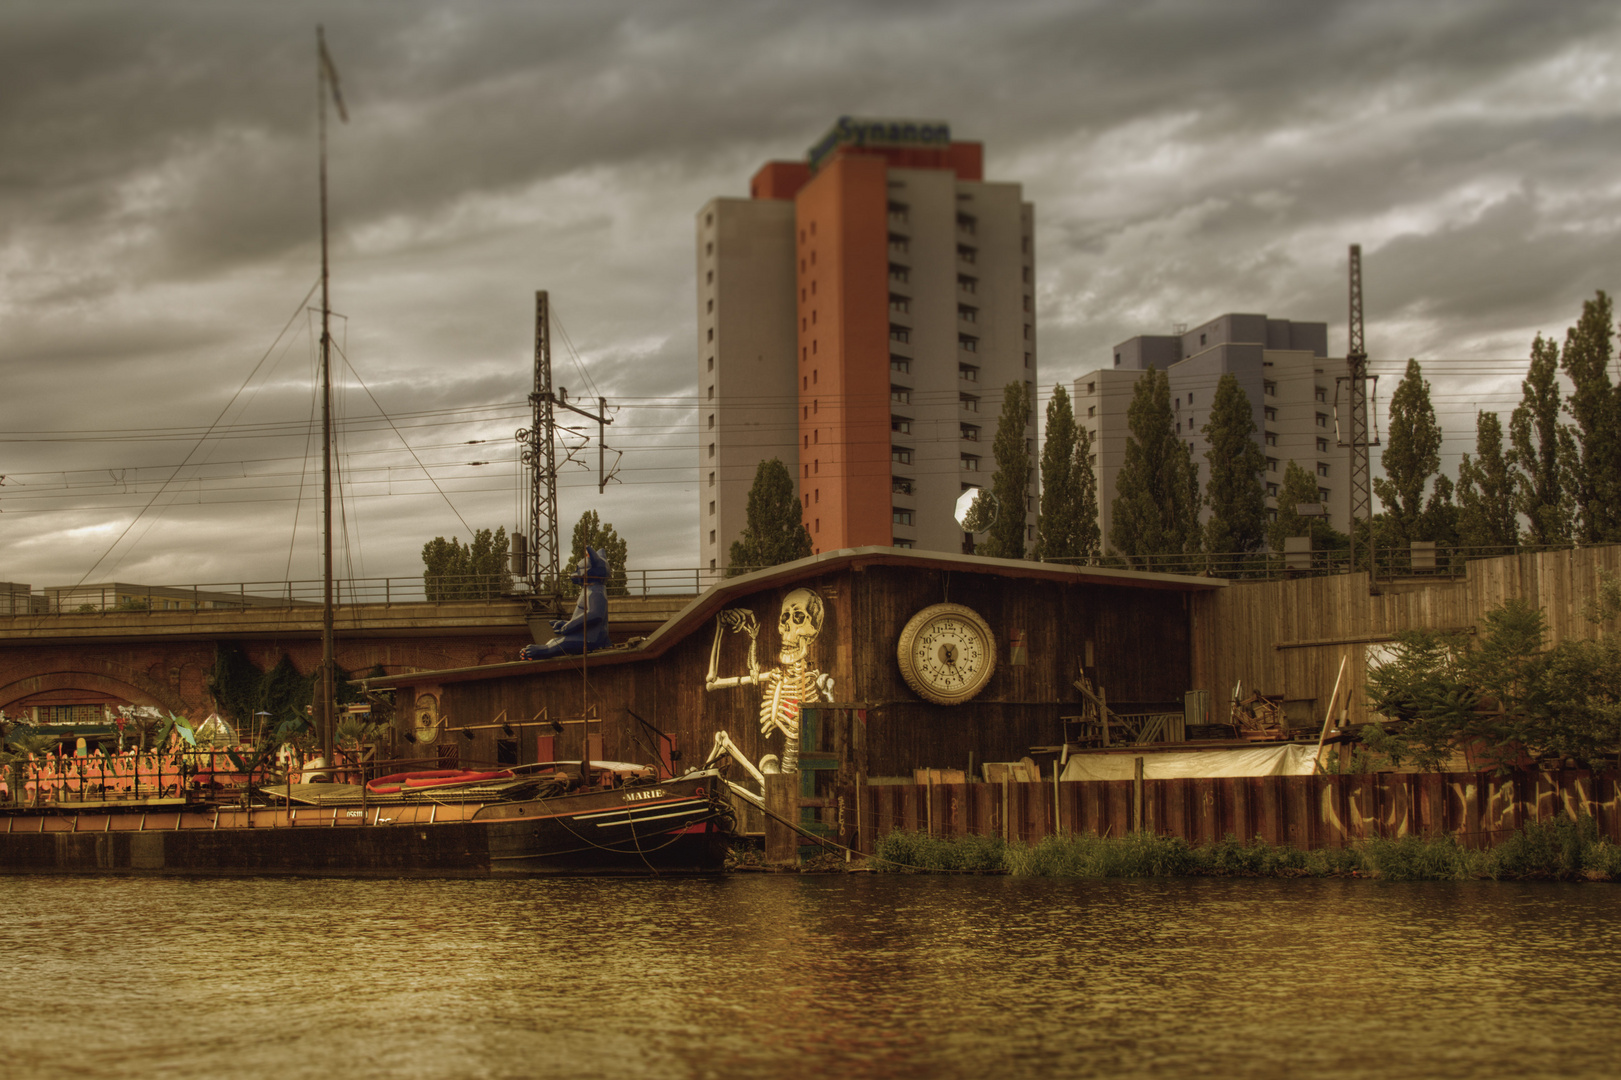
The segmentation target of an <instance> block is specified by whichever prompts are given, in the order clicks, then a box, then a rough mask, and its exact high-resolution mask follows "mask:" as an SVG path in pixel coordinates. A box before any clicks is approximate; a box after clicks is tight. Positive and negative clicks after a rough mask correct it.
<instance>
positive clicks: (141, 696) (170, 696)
mask: <svg viewBox="0 0 1621 1080" xmlns="http://www.w3.org/2000/svg"><path fill="white" fill-rule="evenodd" d="M108 666H109V667H110V666H111V665H108ZM0 678H4V676H0ZM61 690H82V691H90V692H92V693H95V694H99V695H103V696H106V697H112V698H118V699H119V700H122V701H127V702H129V703H130V704H131V705H151V706H154V707H156V708H159V709H163V710H164V711H166V712H170V713H175V714H178V715H182V716H184V715H188V714H190V713H192V712H194V711H195V710H194V708H193V707H192V705H191V703H189V702H187V701H186V700H185V699H184V698H183V697H181V695H180V694H179V692H178V691H176V690H172V689H170V688H169V687H167V686H160V685H158V684H156V683H155V682H154V681H153V680H151V679H148V678H144V677H142V676H139V675H136V674H134V673H133V672H127V673H126V672H118V673H113V672H108V671H88V670H82V669H78V670H61V671H48V672H38V673H35V674H31V675H26V676H23V677H21V678H15V679H11V680H9V681H4V682H0V709H4V710H6V711H7V712H12V711H14V710H15V708H17V707H18V706H20V705H23V704H24V703H26V702H27V700H28V699H29V698H33V697H38V696H39V695H41V694H47V693H51V692H54V691H61Z"/></svg>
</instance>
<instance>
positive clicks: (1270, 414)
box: [1263, 405, 1278, 424]
mask: <svg viewBox="0 0 1621 1080" xmlns="http://www.w3.org/2000/svg"><path fill="white" fill-rule="evenodd" d="M1263 411H1264V412H1265V414H1266V422H1267V423H1269V424H1270V423H1272V422H1273V421H1275V420H1277V418H1278V410H1276V409H1274V408H1273V407H1272V406H1270V405H1268V406H1267V407H1266V408H1265V409H1264V410H1263Z"/></svg>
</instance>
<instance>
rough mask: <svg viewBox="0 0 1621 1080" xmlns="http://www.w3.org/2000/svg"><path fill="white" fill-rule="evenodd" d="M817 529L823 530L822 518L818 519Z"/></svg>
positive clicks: (818, 530)
mask: <svg viewBox="0 0 1621 1080" xmlns="http://www.w3.org/2000/svg"><path fill="white" fill-rule="evenodd" d="M816 531H817V532H821V531H822V519H821V518H817V519H816Z"/></svg>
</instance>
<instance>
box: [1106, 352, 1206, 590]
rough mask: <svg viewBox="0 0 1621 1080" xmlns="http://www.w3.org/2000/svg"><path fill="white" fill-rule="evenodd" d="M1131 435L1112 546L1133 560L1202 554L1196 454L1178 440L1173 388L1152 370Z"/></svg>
mask: <svg viewBox="0 0 1621 1080" xmlns="http://www.w3.org/2000/svg"><path fill="white" fill-rule="evenodd" d="M1126 421H1127V426H1128V429H1129V431H1130V434H1129V435H1128V436H1127V438H1126V456H1125V462H1124V464H1122V465H1121V467H1120V473H1119V475H1118V476H1117V477H1116V479H1115V499H1114V506H1113V508H1112V512H1111V514H1110V518H1111V521H1110V525H1109V543H1110V545H1112V547H1113V548H1114V550H1115V551H1116V552H1118V553H1119V554H1121V555H1124V556H1125V557H1126V558H1127V559H1128V560H1147V559H1149V558H1150V557H1152V556H1156V555H1179V554H1182V553H1184V552H1191V551H1198V550H1199V476H1198V472H1197V471H1196V470H1195V469H1194V466H1193V451H1192V450H1190V449H1189V448H1188V444H1187V443H1185V442H1183V441H1182V440H1181V439H1180V438H1178V437H1177V434H1176V428H1175V420H1174V418H1173V416H1172V414H1171V384H1170V380H1169V379H1168V378H1167V377H1166V375H1165V373H1164V372H1161V371H1157V370H1155V369H1154V368H1152V367H1151V368H1149V369H1148V370H1147V371H1145V372H1143V374H1142V375H1141V377H1139V378H1138V380H1137V385H1136V386H1135V387H1134V388H1133V390H1132V394H1131V405H1130V407H1129V408H1128V409H1127V410H1126Z"/></svg>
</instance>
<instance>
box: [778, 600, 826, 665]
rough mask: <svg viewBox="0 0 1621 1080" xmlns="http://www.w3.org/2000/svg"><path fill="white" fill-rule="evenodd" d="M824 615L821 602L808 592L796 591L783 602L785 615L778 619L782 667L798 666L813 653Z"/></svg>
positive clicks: (779, 657)
mask: <svg viewBox="0 0 1621 1080" xmlns="http://www.w3.org/2000/svg"><path fill="white" fill-rule="evenodd" d="M822 611H823V609H822V598H821V597H820V596H817V595H816V594H815V593H813V592H811V591H810V590H809V589H795V590H794V591H793V592H791V593H789V594H788V595H787V596H785V597H783V598H782V615H781V616H780V617H779V618H778V619H777V637H779V638H780V639H781V640H782V652H781V653H780V654H779V655H778V659H779V660H780V661H781V662H782V663H784V664H793V663H796V662H798V661H800V660H803V659H804V658H805V654H806V653H808V652H810V647H811V645H812V644H814V643H815V641H816V635H817V634H820V633H821V632H822Z"/></svg>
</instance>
